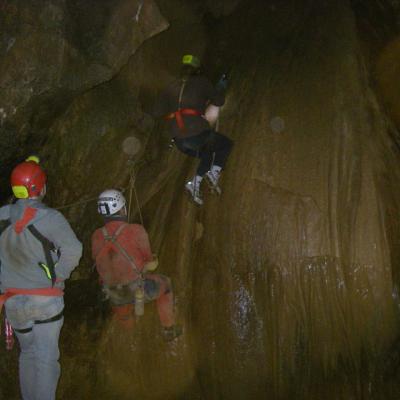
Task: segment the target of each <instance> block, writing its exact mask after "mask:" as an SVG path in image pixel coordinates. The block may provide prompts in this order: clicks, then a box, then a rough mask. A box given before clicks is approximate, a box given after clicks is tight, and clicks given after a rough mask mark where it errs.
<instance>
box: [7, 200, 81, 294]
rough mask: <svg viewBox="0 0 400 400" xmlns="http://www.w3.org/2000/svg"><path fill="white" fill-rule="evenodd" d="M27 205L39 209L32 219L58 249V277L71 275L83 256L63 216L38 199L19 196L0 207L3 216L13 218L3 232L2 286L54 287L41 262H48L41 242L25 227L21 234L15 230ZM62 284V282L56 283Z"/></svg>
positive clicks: (31, 222)
mask: <svg viewBox="0 0 400 400" xmlns="http://www.w3.org/2000/svg"><path fill="white" fill-rule="evenodd" d="M26 207H32V208H36V209H37V213H36V215H35V217H34V218H33V219H32V220H31V221H30V222H29V224H33V225H34V227H35V228H36V229H37V230H38V231H39V232H40V233H41V234H42V235H43V236H45V237H46V238H47V239H48V240H50V241H51V242H53V243H54V245H55V247H56V248H57V250H58V253H59V257H58V256H57V254H56V252H54V254H53V259H54V260H55V261H57V265H56V276H57V279H58V280H65V279H67V278H69V276H70V274H71V272H72V270H73V269H74V268H75V267H76V266H77V265H78V263H79V259H80V258H81V256H82V244H81V242H80V241H79V240H78V239H77V238H76V236H75V233H74V232H73V231H72V229H71V226H70V225H69V223H68V222H67V220H66V219H65V218H64V216H63V215H62V214H61V213H60V212H58V211H57V210H54V209H52V208H49V207H47V206H46V205H45V204H43V203H42V202H40V201H39V200H33V199H20V200H18V201H17V202H16V203H15V204H11V205H7V206H4V207H1V208H0V220H6V219H10V221H11V223H12V225H10V226H9V227H8V228H7V229H6V230H4V232H3V233H2V234H1V236H0V262H1V265H0V288H1V289H2V291H4V289H6V288H24V289H35V288H46V287H51V285H52V283H51V280H49V278H48V277H47V275H46V273H45V272H44V271H43V269H42V268H40V267H39V265H38V263H39V262H42V263H46V259H45V255H44V250H43V246H42V244H41V242H40V241H39V240H38V239H37V238H36V237H34V236H33V235H32V233H31V232H30V231H29V230H28V229H27V228H25V229H24V230H23V231H22V232H21V233H20V234H17V233H16V232H15V229H14V226H15V223H16V221H18V220H20V219H21V217H22V215H23V213H24V210H25V208H26ZM57 286H59V287H60V286H61V287H62V286H63V284H57Z"/></svg>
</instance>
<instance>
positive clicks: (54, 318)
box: [14, 310, 64, 333]
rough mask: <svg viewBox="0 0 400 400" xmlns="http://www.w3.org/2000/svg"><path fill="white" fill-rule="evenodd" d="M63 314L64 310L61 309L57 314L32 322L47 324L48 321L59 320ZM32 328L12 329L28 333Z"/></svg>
mask: <svg viewBox="0 0 400 400" xmlns="http://www.w3.org/2000/svg"><path fill="white" fill-rule="evenodd" d="M63 315H64V310H63V311H61V312H60V313H59V314H57V315H55V316H54V317H51V318H47V319H42V320H40V321H35V322H34V324H35V325H36V324H48V323H50V322H55V321H58V320H60V319H61V318H62V317H63ZM32 329H33V327H30V328H25V329H15V328H14V331H15V332H18V333H29V332H31V331H32Z"/></svg>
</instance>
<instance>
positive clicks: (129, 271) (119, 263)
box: [92, 219, 153, 286]
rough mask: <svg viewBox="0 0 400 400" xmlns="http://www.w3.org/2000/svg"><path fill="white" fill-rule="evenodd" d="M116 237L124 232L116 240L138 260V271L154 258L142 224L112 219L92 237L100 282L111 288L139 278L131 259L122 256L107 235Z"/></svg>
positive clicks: (136, 261)
mask: <svg viewBox="0 0 400 400" xmlns="http://www.w3.org/2000/svg"><path fill="white" fill-rule="evenodd" d="M104 229H106V231H107V234H108V235H110V236H113V235H115V234H116V233H117V231H118V230H119V229H122V230H121V231H120V233H119V234H118V236H117V237H115V240H117V241H118V243H119V244H120V245H121V246H122V248H124V249H125V250H126V252H127V253H128V254H129V255H130V256H131V257H132V258H133V259H134V260H135V265H136V266H137V268H138V270H139V271H142V270H143V267H144V265H145V264H147V263H148V262H150V261H151V260H152V259H153V255H152V254H151V251H150V245H149V241H148V236H147V233H146V231H145V230H144V228H143V227H142V226H141V225H138V224H128V223H127V222H125V221H121V220H118V219H117V220H110V221H107V222H106V224H105V225H104V226H103V227H102V228H99V229H97V230H96V231H95V232H94V233H93V236H92V254H93V257H94V258H95V260H96V268H97V271H98V273H99V275H100V278H101V280H102V281H103V282H104V284H106V285H108V286H114V285H120V284H127V283H129V282H131V281H133V280H135V279H137V278H138V274H137V272H136V271H135V270H134V269H133V268H132V265H131V263H130V262H129V260H128V259H127V258H126V257H125V256H124V255H123V254H121V252H120V251H119V249H118V248H117V247H115V246H114V245H113V244H112V242H111V241H107V240H106V238H105V236H104Z"/></svg>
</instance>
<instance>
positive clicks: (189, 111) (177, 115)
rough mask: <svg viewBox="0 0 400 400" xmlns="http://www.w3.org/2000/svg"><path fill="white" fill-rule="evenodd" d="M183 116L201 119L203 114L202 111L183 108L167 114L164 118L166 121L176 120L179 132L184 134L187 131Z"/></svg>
mask: <svg viewBox="0 0 400 400" xmlns="http://www.w3.org/2000/svg"><path fill="white" fill-rule="evenodd" d="M183 115H191V116H197V117H201V116H202V115H203V114H202V113H201V112H200V111H198V110H195V109H194V108H181V109H180V110H178V111H175V112H173V113H171V114H167V115H166V116H165V117H164V119H166V120H171V119H175V120H176V123H177V125H178V128H179V130H180V131H182V132H183V131H185V123H184V122H183Z"/></svg>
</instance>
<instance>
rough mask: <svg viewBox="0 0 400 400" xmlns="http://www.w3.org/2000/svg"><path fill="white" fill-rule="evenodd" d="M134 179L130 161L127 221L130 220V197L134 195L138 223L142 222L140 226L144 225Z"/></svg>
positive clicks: (133, 169) (134, 175)
mask: <svg viewBox="0 0 400 400" xmlns="http://www.w3.org/2000/svg"><path fill="white" fill-rule="evenodd" d="M131 162H132V161H131ZM135 181H136V174H135V164H134V163H133V162H132V168H131V172H130V178H129V203H128V222H131V211H132V197H133V196H134V197H135V202H136V207H137V210H138V213H139V217H140V223H141V224H142V226H144V222H143V215H142V210H141V208H140V203H139V198H138V195H137V192H136V185H135Z"/></svg>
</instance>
